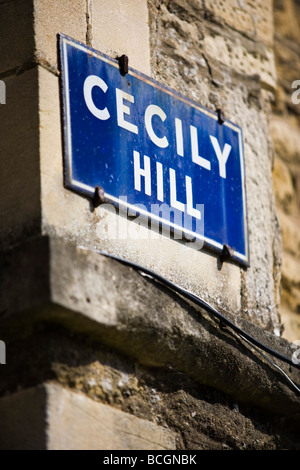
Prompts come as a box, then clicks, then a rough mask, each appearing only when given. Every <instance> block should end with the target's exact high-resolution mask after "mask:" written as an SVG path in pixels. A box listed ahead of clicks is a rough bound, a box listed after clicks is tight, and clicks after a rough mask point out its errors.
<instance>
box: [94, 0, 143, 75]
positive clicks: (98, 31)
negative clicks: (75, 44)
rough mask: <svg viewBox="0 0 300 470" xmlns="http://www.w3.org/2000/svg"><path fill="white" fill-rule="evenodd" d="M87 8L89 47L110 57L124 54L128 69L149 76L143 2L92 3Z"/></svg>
mask: <svg viewBox="0 0 300 470" xmlns="http://www.w3.org/2000/svg"><path fill="white" fill-rule="evenodd" d="M89 5H90V6H89V13H90V19H89V21H90V28H91V30H90V31H91V42H92V45H93V47H94V48H96V49H98V50H100V51H101V52H104V53H106V54H108V55H110V56H112V57H117V56H121V55H122V54H126V55H127V56H128V57H129V65H130V66H132V67H134V68H135V69H137V70H139V71H140V72H144V73H146V74H148V75H150V50H149V27H148V8H147V0H139V1H138V2H137V1H136V0H125V1H124V0H115V1H114V2H111V1H109V0H104V1H101V2H95V1H92V2H90V3H89ZM137 44H138V47H137Z"/></svg>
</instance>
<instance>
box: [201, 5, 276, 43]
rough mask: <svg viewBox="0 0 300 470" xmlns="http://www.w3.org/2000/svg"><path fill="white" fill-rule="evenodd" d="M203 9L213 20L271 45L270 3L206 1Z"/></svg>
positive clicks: (271, 20) (271, 19)
mask: <svg viewBox="0 0 300 470" xmlns="http://www.w3.org/2000/svg"><path fill="white" fill-rule="evenodd" d="M205 8H206V9H207V10H208V12H209V13H210V14H213V16H214V19H215V20H217V21H220V22H221V23H225V24H227V25H229V26H230V27H232V28H233V29H234V30H238V31H240V32H241V33H242V34H246V35H247V36H249V37H251V38H253V39H256V40H259V41H262V42H264V43H265V44H268V45H272V44H273V35H274V27H273V11H272V1H270V0H267V1H265V0H260V1H256V2H252V1H249V0H247V1H245V2H241V1H238V0H226V1H225V2H224V1H222V0H217V1H215V0H206V1H205Z"/></svg>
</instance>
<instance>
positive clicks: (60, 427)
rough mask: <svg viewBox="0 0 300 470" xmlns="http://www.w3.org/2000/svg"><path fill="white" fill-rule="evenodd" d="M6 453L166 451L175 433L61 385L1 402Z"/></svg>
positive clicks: (1, 445)
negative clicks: (19, 451)
mask: <svg viewBox="0 0 300 470" xmlns="http://www.w3.org/2000/svg"><path fill="white" fill-rule="evenodd" d="M0 419H1V423H2V429H3V432H1V435H0V448H1V449H2V450H43V449H47V450H147V449H148V450H150V449H152V450H167V449H175V437H174V435H173V434H172V432H171V431H170V430H169V429H167V428H163V427H160V426H157V425H156V424H154V423H152V422H149V421H146V420H144V419H141V418H137V417H135V416H133V415H130V414H128V413H124V412H123V411H120V410H118V409H115V408H112V407H110V406H107V405H103V404H102V403H99V402H95V401H93V400H91V399H90V398H88V397H86V396H85V395H82V394H79V393H74V392H72V391H70V390H67V389H64V388H62V387H61V386H59V385H56V384H50V383H49V384H43V385H41V386H39V387H36V388H31V389H27V390H24V391H22V392H19V393H16V394H14V395H11V396H7V397H4V398H1V399H0Z"/></svg>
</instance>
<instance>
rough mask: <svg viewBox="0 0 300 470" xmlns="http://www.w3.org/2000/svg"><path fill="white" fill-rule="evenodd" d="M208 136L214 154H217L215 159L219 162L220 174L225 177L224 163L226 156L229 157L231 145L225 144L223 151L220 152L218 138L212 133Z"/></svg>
mask: <svg viewBox="0 0 300 470" xmlns="http://www.w3.org/2000/svg"><path fill="white" fill-rule="evenodd" d="M209 138H210V140H211V143H212V144H213V147H214V150H215V152H216V155H217V159H218V162H219V172H220V176H221V177H222V178H226V163H227V160H228V157H229V154H230V150H231V145H229V144H225V145H224V149H223V152H222V151H221V149H220V145H219V142H218V139H217V138H216V137H214V136H213V135H210V136H209Z"/></svg>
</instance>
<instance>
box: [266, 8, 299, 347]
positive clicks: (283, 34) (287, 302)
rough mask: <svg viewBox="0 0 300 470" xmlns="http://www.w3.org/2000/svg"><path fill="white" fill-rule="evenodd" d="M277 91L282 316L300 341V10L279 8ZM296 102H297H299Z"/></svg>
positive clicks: (273, 130)
mask: <svg viewBox="0 0 300 470" xmlns="http://www.w3.org/2000/svg"><path fill="white" fill-rule="evenodd" d="M274 20H275V36H274V40H275V42H274V49H275V58H276V70H277V76H278V80H277V87H276V95H275V99H274V103H273V116H272V119H271V123H270V125H271V135H272V139H273V142H274V153H275V158H274V169H273V181H274V190H275V196H276V205H277V207H278V210H277V212H278V218H279V222H280V227H281V233H282V243H283V254H282V279H281V304H280V314H281V319H282V322H283V325H284V328H285V329H284V332H283V336H284V337H286V338H288V339H289V340H290V341H294V340H298V339H299V338H300V316H299V312H300V102H299V99H298V100H296V101H295V100H294V101H295V102H293V99H292V96H293V93H295V92H296V91H297V89H299V85H300V82H299V83H298V86H297V88H292V84H293V83H294V82H295V81H296V80H299V79H300V40H299V37H300V5H299V2H297V1H290V0H283V1H275V2H274ZM295 98H297V97H296V96H295ZM298 98H299V96H298Z"/></svg>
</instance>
